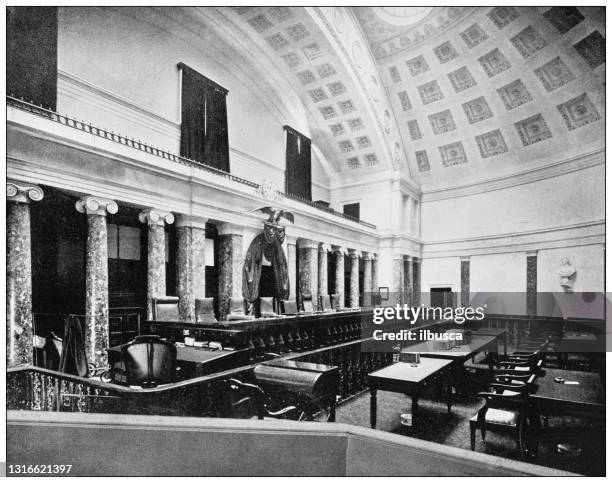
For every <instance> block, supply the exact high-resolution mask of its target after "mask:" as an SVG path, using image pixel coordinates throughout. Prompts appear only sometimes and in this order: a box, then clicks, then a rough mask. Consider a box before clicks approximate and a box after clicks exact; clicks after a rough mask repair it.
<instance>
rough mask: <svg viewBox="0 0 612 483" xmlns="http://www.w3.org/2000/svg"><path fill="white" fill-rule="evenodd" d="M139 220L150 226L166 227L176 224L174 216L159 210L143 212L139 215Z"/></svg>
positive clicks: (148, 209)
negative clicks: (165, 225)
mask: <svg viewBox="0 0 612 483" xmlns="http://www.w3.org/2000/svg"><path fill="white" fill-rule="evenodd" d="M138 219H139V220H140V222H141V223H146V224H148V225H157V226H164V224H165V223H168V224H169V225H171V224H172V223H174V215H173V214H172V213H170V212H169V211H164V210H159V209H157V208H147V209H146V210H142V211H141V212H140V213H139V214H138Z"/></svg>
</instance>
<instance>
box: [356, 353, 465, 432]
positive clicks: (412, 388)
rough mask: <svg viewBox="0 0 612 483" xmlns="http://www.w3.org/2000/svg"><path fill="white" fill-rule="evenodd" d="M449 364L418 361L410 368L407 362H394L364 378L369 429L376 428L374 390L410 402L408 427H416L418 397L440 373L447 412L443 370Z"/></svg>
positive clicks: (447, 391)
mask: <svg viewBox="0 0 612 483" xmlns="http://www.w3.org/2000/svg"><path fill="white" fill-rule="evenodd" d="M452 363H453V362H452V360H448V359H434V358H422V359H421V362H420V363H419V364H418V365H416V366H413V365H412V364H410V363H408V362H396V363H395V364H392V365H390V366H387V367H384V368H383V369H379V370H378V371H375V372H372V373H371V374H368V385H369V387H370V425H371V426H372V428H375V427H376V393H377V391H378V390H381V391H389V392H399V393H404V394H407V395H408V396H410V397H411V398H412V427H413V428H415V427H416V421H417V409H418V404H419V397H420V396H421V395H422V393H423V391H424V390H425V388H427V387H428V386H430V385H431V384H434V383H435V382H436V380H437V379H438V378H439V376H441V375H442V373H443V372H447V374H446V397H447V400H446V404H447V407H448V411H449V412H450V410H451V389H450V374H448V372H449V371H447V369H448V368H449V366H451V365H452Z"/></svg>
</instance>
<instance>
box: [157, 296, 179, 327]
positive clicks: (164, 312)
mask: <svg viewBox="0 0 612 483" xmlns="http://www.w3.org/2000/svg"><path fill="white" fill-rule="evenodd" d="M178 301H179V299H178V297H157V298H154V299H153V301H152V302H153V320H158V321H160V322H178V321H179V320H180V318H179V309H178Z"/></svg>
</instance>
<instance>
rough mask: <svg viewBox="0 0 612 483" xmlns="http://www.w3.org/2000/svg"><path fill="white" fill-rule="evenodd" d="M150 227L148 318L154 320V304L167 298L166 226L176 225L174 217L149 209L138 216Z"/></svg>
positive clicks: (164, 212)
mask: <svg viewBox="0 0 612 483" xmlns="http://www.w3.org/2000/svg"><path fill="white" fill-rule="evenodd" d="M138 219H139V220H140V222H141V223H146V224H147V225H148V232H147V235H148V244H147V318H148V319H149V320H152V319H153V302H152V300H153V299H154V298H157V297H165V296H166V230H165V224H166V223H168V224H170V223H174V215H173V214H172V213H168V212H167V211H162V210H157V209H155V208H149V209H146V210H144V211H141V212H140V214H139V215H138Z"/></svg>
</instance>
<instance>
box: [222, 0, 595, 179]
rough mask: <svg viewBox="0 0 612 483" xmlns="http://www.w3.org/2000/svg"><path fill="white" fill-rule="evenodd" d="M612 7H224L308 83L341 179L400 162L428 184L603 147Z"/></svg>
mask: <svg viewBox="0 0 612 483" xmlns="http://www.w3.org/2000/svg"><path fill="white" fill-rule="evenodd" d="M602 10H603V9H602V8H601V7H578V8H576V7H552V8H551V7H433V8H425V9H419V7H352V8H348V7H326V8H313V7H305V8H302V7H224V8H221V9H220V11H222V12H223V14H224V15H225V16H226V18H228V19H231V21H232V22H234V23H235V25H237V26H238V27H239V28H240V29H242V30H243V31H244V32H245V33H248V35H249V36H250V37H251V38H253V39H254V40H253V41H254V42H256V43H257V45H258V47H259V48H260V49H263V50H265V52H266V55H267V56H268V57H269V58H270V59H273V60H274V63H275V65H276V66H277V68H278V69H279V72H281V73H282V75H283V76H284V77H285V78H286V79H287V80H288V82H289V83H290V85H291V86H292V88H293V89H295V91H296V92H297V93H298V95H299V96H300V98H301V99H302V102H303V103H304V105H305V106H306V108H307V111H308V112H309V127H310V131H311V132H310V134H311V136H312V138H313V142H314V143H316V144H317V145H318V146H319V147H320V148H321V150H322V152H323V154H324V155H325V157H326V158H327V159H328V160H329V161H330V162H331V164H332V165H333V166H334V167H335V169H336V170H337V172H338V173H340V174H341V175H342V176H340V178H341V179H342V178H344V177H346V176H348V177H351V176H352V177H355V176H359V177H364V176H365V177H367V176H370V175H372V176H373V178H374V177H376V176H378V177H379V175H380V173H381V172H383V171H389V172H390V173H393V172H395V173H398V172H400V173H401V176H402V177H404V178H405V179H408V180H410V181H411V182H413V181H415V180H416V181H417V182H418V183H419V184H420V185H421V187H422V189H423V190H424V191H427V190H430V191H431V190H437V189H446V188H453V187H458V186H464V185H468V184H470V183H478V182H482V181H487V180H495V179H500V178H503V177H508V176H510V177H511V176H515V175H518V174H520V173H526V172H529V171H530V170H533V169H540V168H543V167H547V166H552V165H554V164H558V163H561V162H565V161H570V160H572V159H575V158H578V157H580V156H583V155H585V154H588V153H591V152H603V147H604V146H605V130H604V119H605V85H604V82H605V39H604V35H605V13H604V12H603V11H602ZM353 30H354V31H355V32H356V35H357V36H358V37H359V38H355V36H354V32H353ZM348 31H350V32H349V33H347V32H348ZM370 69H371V70H370ZM270 75H273V74H272V73H270ZM400 167H401V168H402V169H401V171H397V169H398V168H400ZM393 168H395V171H394V169H393ZM393 176H395V175H393Z"/></svg>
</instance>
